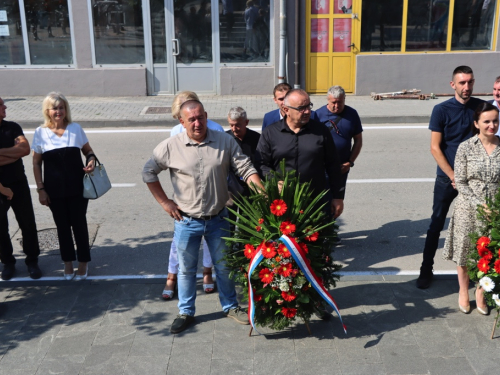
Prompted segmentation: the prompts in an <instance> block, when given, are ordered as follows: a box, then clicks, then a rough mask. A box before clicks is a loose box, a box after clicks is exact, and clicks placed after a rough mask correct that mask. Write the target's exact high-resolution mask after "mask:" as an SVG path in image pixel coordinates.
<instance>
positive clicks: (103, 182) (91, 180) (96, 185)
mask: <svg viewBox="0 0 500 375" xmlns="http://www.w3.org/2000/svg"><path fill="white" fill-rule="evenodd" d="M94 156H95V155H94ZM95 164H96V165H95V169H94V171H93V172H92V173H86V174H85V176H83V197H84V198H87V199H97V198H99V197H101V196H103V195H104V194H105V193H106V192H107V191H108V190H109V189H111V182H110V181H109V178H108V174H107V173H106V168H104V164H101V163H100V161H99V160H98V159H97V157H96V158H95Z"/></svg>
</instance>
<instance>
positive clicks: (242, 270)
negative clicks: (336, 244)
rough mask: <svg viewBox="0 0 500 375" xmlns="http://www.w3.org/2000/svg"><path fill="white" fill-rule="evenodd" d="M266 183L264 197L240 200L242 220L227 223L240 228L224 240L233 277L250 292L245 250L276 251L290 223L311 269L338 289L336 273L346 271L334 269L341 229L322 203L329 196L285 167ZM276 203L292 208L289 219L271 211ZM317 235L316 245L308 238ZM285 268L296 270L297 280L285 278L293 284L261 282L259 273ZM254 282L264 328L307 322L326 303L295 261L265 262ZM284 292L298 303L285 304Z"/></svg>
mask: <svg viewBox="0 0 500 375" xmlns="http://www.w3.org/2000/svg"><path fill="white" fill-rule="evenodd" d="M281 182H282V188H281V190H280V189H279V186H280V184H281ZM263 184H264V187H265V193H264V194H263V193H261V192H254V193H253V194H252V195H251V196H250V197H241V198H238V199H236V200H235V204H236V206H237V210H236V209H230V211H231V212H232V213H234V214H235V216H236V217H237V220H236V221H232V220H229V219H228V221H229V222H231V223H232V224H234V225H235V226H236V227H235V231H234V232H233V233H231V236H229V237H227V238H225V240H226V242H227V244H228V248H229V249H231V250H230V251H229V252H228V253H227V254H226V262H227V266H228V268H229V269H230V270H231V271H230V276H231V277H232V278H233V279H234V280H235V281H236V283H237V284H239V285H241V286H242V287H243V288H244V290H248V279H247V272H248V267H249V263H250V259H249V258H247V257H246V256H245V254H244V249H245V245H247V244H250V245H253V246H254V247H255V248H257V247H258V246H259V245H261V244H262V243H266V242H271V243H273V246H275V247H276V248H277V247H278V244H279V243H280V242H277V241H278V239H279V238H280V237H281V235H282V234H283V233H282V232H281V231H280V226H281V224H282V223H283V222H284V221H289V222H291V223H293V224H294V225H295V231H294V232H293V233H292V234H290V235H289V236H291V237H293V238H294V239H295V241H296V242H297V243H299V244H305V245H306V246H307V249H308V253H307V257H308V259H309V260H310V262H311V263H310V264H311V267H312V269H313V270H314V272H315V273H316V275H317V276H318V277H320V278H321V279H322V281H323V284H324V286H325V288H326V289H327V290H328V289H330V288H334V287H335V286H336V282H337V280H338V279H339V276H338V275H337V274H336V272H338V271H339V270H340V269H341V266H340V265H339V264H335V263H334V262H333V259H332V257H331V255H330V253H331V252H332V249H333V244H332V242H333V238H334V237H335V236H336V228H337V227H336V225H335V222H334V221H328V219H327V215H326V214H325V213H324V206H325V204H320V202H322V198H323V197H324V196H325V195H326V192H322V193H321V194H319V195H314V194H313V190H312V188H311V186H310V183H300V182H299V180H298V178H297V177H296V176H295V172H294V171H291V172H285V164H284V162H282V163H281V170H280V171H279V172H278V173H274V174H272V175H271V176H270V177H268V178H267V179H266V180H265V181H264V182H263ZM275 200H283V201H284V202H285V204H286V206H287V209H286V212H285V213H284V215H282V216H277V215H275V214H273V213H272V212H271V209H270V206H271V204H272V203H273V202H274V201H275ZM259 220H260V223H259ZM316 232H317V240H311V238H309V240H308V239H306V237H307V236H313V235H314V234H315V233H316ZM277 259H278V260H277ZM287 262H290V263H287ZM284 263H285V264H290V265H291V266H292V268H293V269H294V276H293V277H288V278H284V277H282V278H281V279H280V280H282V281H283V280H285V279H286V280H287V282H288V283H283V282H282V284H280V285H278V284H277V281H276V280H274V281H273V283H271V284H264V283H263V282H262V281H261V279H260V277H259V272H260V271H261V270H262V269H265V268H268V269H273V270H274V271H276V270H277V269H278V268H279V267H280V266H281V265H283V264H284ZM275 276H276V279H277V278H278V277H280V276H278V275H277V274H276V275H275ZM251 280H252V287H253V289H254V297H255V321H256V324H257V325H259V326H266V327H270V328H272V329H275V330H281V329H284V328H286V327H288V326H289V325H290V324H292V323H293V321H294V320H295V318H300V319H304V320H306V321H308V320H309V319H310V318H311V315H312V314H313V313H314V312H315V311H317V310H318V309H319V308H320V307H322V305H323V304H324V301H323V300H322V298H321V297H320V296H319V294H318V293H317V292H316V291H315V290H314V288H312V287H311V286H310V284H309V283H308V282H307V280H306V279H305V276H304V275H303V273H302V272H301V271H300V270H299V268H298V266H297V264H295V261H294V260H293V258H292V257H290V258H286V259H285V258H284V257H282V256H279V255H278V256H277V258H276V257H274V258H272V259H264V260H263V261H262V262H261V263H260V265H259V266H258V267H257V268H256V270H255V272H254V273H253V274H252V275H251ZM284 284H288V285H284ZM281 288H285V289H286V288H288V289H289V290H292V291H293V292H294V293H295V294H296V298H295V299H294V300H293V301H290V302H288V301H285V300H283V298H282V291H283V292H286V290H281ZM244 298H245V300H248V293H244ZM285 308H286V309H290V308H292V309H297V312H296V315H295V317H293V318H287V317H285V316H284V313H283V310H284V309H285Z"/></svg>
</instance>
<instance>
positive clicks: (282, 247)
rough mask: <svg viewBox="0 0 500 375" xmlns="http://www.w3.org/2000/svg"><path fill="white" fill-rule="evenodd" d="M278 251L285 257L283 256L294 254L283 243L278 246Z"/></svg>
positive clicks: (287, 256)
mask: <svg viewBox="0 0 500 375" xmlns="http://www.w3.org/2000/svg"><path fill="white" fill-rule="evenodd" d="M278 253H279V254H280V255H281V256H282V257H283V258H289V257H291V256H292V254H290V252H289V251H288V248H287V247H286V246H285V245H283V244H282V243H280V244H279V246H278Z"/></svg>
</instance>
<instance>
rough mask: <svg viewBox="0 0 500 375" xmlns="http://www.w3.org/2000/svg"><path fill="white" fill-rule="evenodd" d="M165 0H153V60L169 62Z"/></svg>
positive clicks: (151, 5) (151, 3)
mask: <svg viewBox="0 0 500 375" xmlns="http://www.w3.org/2000/svg"><path fill="white" fill-rule="evenodd" d="M164 2H165V0H151V2H150V5H149V8H150V12H151V37H152V39H153V62H154V63H155V64H159V63H166V62H167V39H166V34H165V4H164Z"/></svg>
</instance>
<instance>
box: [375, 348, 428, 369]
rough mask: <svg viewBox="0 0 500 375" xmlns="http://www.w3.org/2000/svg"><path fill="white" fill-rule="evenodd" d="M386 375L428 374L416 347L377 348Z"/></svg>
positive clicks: (424, 362)
mask: <svg viewBox="0 0 500 375" xmlns="http://www.w3.org/2000/svg"><path fill="white" fill-rule="evenodd" d="M379 352H380V358H381V360H382V361H383V363H384V366H385V368H386V371H387V374H401V375H402V374H428V373H429V370H428V366H427V362H426V361H425V359H424V357H423V355H422V354H421V352H420V348H419V346H417V345H406V346H391V347H381V348H379Z"/></svg>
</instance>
